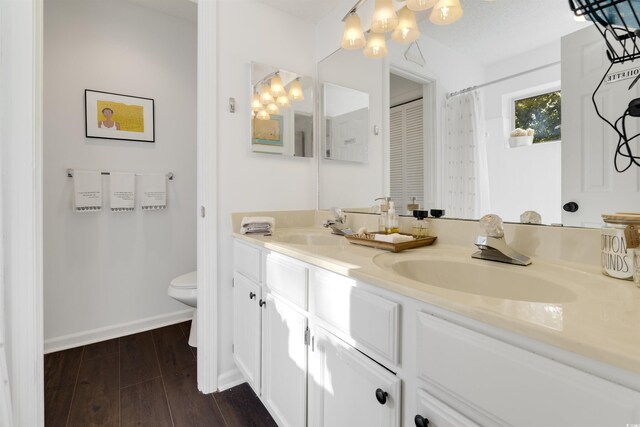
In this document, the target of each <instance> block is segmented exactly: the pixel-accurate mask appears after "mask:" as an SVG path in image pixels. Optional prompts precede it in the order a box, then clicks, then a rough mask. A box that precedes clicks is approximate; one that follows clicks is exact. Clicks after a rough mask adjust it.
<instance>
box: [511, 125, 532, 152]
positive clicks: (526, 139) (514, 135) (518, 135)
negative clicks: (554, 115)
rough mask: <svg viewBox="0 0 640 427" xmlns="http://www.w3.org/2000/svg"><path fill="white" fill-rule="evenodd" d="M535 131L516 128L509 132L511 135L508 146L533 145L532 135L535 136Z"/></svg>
mask: <svg viewBox="0 0 640 427" xmlns="http://www.w3.org/2000/svg"><path fill="white" fill-rule="evenodd" d="M535 133H536V131H535V130H533V129H531V128H529V129H526V130H525V129H520V128H518V129H516V130H514V131H512V132H511V137H510V138H509V147H511V148H515V147H524V146H526V145H533V137H534V136H535Z"/></svg>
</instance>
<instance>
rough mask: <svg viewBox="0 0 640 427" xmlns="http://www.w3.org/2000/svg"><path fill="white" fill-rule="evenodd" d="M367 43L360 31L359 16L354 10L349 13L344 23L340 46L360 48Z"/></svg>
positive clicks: (350, 48)
mask: <svg viewBox="0 0 640 427" xmlns="http://www.w3.org/2000/svg"><path fill="white" fill-rule="evenodd" d="M365 44H367V40H366V39H365V38H364V32H363V31H362V24H361V23H360V17H359V16H358V15H357V14H356V13H355V12H354V13H350V14H349V16H348V17H347V20H346V21H345V23H344V34H343V35H342V43H340V47H341V48H343V49H346V50H353V49H361V48H363V47H364V46H365Z"/></svg>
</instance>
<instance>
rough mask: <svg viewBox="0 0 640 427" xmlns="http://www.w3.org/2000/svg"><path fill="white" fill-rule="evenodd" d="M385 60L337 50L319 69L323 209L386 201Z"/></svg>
mask: <svg viewBox="0 0 640 427" xmlns="http://www.w3.org/2000/svg"><path fill="white" fill-rule="evenodd" d="M385 70H386V68H385V65H384V63H383V62H381V61H372V60H371V59H369V58H365V57H364V56H362V53H361V52H356V51H347V50H338V51H336V52H335V53H333V54H332V55H330V56H329V57H327V58H325V59H324V60H322V61H321V62H320V63H319V64H318V81H319V88H320V90H321V91H322V99H321V101H322V102H321V104H322V105H321V107H320V113H321V114H320V116H321V118H320V123H321V137H320V139H321V145H320V146H321V151H322V153H321V155H320V158H319V162H320V174H319V206H320V208H329V207H332V206H340V207H344V208H351V209H355V208H358V207H362V206H369V205H370V204H372V203H373V202H372V200H373V199H375V198H377V197H382V196H384V192H383V187H384V183H383V180H384V176H385V173H384V171H382V170H381V169H380V168H381V165H383V164H384V162H385V160H384V135H383V134H382V132H381V131H380V129H382V128H383V124H384V113H383V111H384V105H383V103H384V102H385V100H384V99H383V97H382V96H381V94H382V87H384V85H385V84H386V83H385V78H386V71H385Z"/></svg>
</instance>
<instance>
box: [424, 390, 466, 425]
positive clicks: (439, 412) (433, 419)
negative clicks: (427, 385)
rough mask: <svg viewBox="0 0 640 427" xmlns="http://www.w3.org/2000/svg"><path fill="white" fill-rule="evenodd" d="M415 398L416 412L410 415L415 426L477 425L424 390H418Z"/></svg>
mask: <svg viewBox="0 0 640 427" xmlns="http://www.w3.org/2000/svg"><path fill="white" fill-rule="evenodd" d="M416 398H417V402H416V410H417V412H418V413H417V414H416V415H415V416H413V417H412V423H414V424H415V425H416V427H423V426H425V427H426V426H428V427H478V424H476V423H474V422H473V421H471V420H469V419H468V418H467V417H465V416H464V415H462V414H460V413H458V412H457V411H455V410H454V409H452V408H450V407H449V406H447V405H445V404H444V403H443V402H441V401H440V400H438V399H436V398H435V397H433V396H431V395H430V394H429V393H427V392H426V391H424V390H418V394H417V396H416Z"/></svg>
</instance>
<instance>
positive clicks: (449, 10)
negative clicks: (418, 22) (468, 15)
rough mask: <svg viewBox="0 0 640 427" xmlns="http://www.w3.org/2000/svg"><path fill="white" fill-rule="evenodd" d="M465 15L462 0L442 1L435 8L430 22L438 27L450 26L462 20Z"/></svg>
mask: <svg viewBox="0 0 640 427" xmlns="http://www.w3.org/2000/svg"><path fill="white" fill-rule="evenodd" d="M463 14H464V11H463V10H462V5H461V4H460V0H440V1H439V2H438V3H436V5H435V6H434V8H433V11H432V12H431V16H429V21H431V23H433V24H436V25H449V24H453V23H454V22H456V21H457V20H459V19H460V18H462V15H463Z"/></svg>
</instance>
